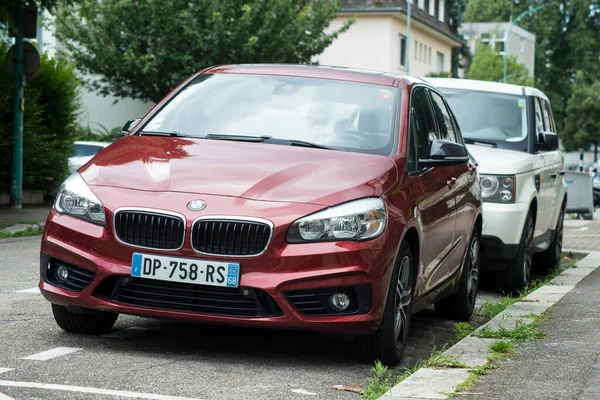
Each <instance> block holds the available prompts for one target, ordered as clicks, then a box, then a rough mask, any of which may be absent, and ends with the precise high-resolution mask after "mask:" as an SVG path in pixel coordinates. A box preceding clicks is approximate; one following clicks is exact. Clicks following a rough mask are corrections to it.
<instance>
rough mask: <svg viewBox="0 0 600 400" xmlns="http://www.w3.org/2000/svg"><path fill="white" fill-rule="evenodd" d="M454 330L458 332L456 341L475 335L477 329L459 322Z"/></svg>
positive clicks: (466, 323)
mask: <svg viewBox="0 0 600 400" xmlns="http://www.w3.org/2000/svg"><path fill="white" fill-rule="evenodd" d="M454 330H455V331H456V340H463V339H464V338H466V337H467V336H469V335H470V334H471V333H473V332H474V331H475V328H474V327H472V326H471V324H469V323H468V322H458V323H456V324H454Z"/></svg>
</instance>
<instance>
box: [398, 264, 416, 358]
mask: <svg viewBox="0 0 600 400" xmlns="http://www.w3.org/2000/svg"><path fill="white" fill-rule="evenodd" d="M410 269H411V265H410V258H409V257H408V256H405V257H404V258H403V259H402V262H401V263H400V271H399V273H398V282H397V284H396V293H395V302H394V305H395V308H394V309H395V318H394V335H395V337H396V346H397V347H401V346H403V345H404V343H405V341H406V338H407V336H408V320H407V316H408V312H409V306H410V302H411V298H412V289H411V287H410Z"/></svg>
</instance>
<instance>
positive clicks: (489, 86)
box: [425, 78, 547, 99]
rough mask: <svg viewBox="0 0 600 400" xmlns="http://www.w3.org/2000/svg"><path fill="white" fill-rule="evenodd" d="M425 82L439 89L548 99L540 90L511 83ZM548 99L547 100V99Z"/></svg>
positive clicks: (451, 80)
mask: <svg viewBox="0 0 600 400" xmlns="http://www.w3.org/2000/svg"><path fill="white" fill-rule="evenodd" d="M425 80H426V81H427V82H429V83H431V84H432V85H434V86H436V87H438V88H446V89H465V90H479V91H482V92H494V93H504V94H515V95H523V94H527V95H533V94H535V95H537V96H540V97H543V98H546V95H545V94H544V93H543V92H541V91H540V90H538V89H535V88H532V87H529V86H519V85H511V84H509V83H499V82H487V81H477V80H474V79H455V78H425ZM546 99H547V98H546Z"/></svg>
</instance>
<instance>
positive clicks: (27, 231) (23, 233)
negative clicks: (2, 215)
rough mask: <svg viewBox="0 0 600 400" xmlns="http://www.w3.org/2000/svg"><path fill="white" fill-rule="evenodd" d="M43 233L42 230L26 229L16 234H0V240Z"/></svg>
mask: <svg viewBox="0 0 600 400" xmlns="http://www.w3.org/2000/svg"><path fill="white" fill-rule="evenodd" d="M42 233H44V231H43V230H42V229H38V230H34V229H33V228H27V229H25V230H23V231H21V232H17V233H14V234H10V233H6V232H0V239H8V238H16V237H24V236H37V235H41V234H42Z"/></svg>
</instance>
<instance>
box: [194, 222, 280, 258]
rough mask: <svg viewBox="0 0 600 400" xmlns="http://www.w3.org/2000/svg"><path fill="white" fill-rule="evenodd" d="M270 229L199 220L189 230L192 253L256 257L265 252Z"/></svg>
mask: <svg viewBox="0 0 600 400" xmlns="http://www.w3.org/2000/svg"><path fill="white" fill-rule="evenodd" d="M270 238H271V226H269V225H268V224H266V223H263V222H254V221H243V220H218V219H215V220H199V221H196V222H195V223H194V225H193V226H192V247H193V248H194V250H196V251H198V252H201V253H206V254H216V255H230V256H255V255H258V254H261V253H262V252H264V251H265V249H266V248H267V245H268V244H269V239H270Z"/></svg>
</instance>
